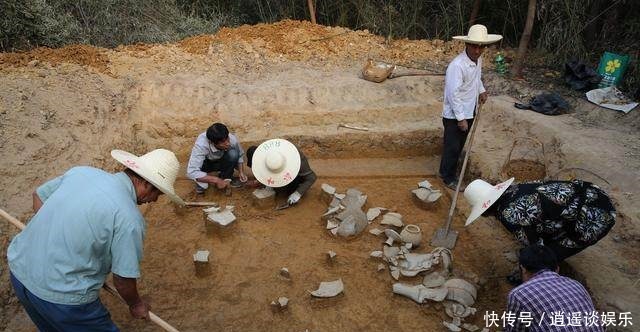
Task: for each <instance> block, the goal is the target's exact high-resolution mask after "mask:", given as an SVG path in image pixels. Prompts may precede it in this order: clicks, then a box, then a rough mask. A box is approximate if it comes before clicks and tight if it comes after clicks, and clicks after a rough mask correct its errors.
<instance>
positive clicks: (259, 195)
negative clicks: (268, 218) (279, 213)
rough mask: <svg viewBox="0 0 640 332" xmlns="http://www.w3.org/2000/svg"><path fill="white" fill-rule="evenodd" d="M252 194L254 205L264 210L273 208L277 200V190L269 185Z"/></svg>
mask: <svg viewBox="0 0 640 332" xmlns="http://www.w3.org/2000/svg"><path fill="white" fill-rule="evenodd" d="M251 196H252V202H253V206H254V207H256V208H258V209H262V210H265V209H271V208H273V205H274V204H275V200H276V192H275V190H273V189H272V188H269V187H266V188H261V189H256V190H254V191H253V193H252V195H251Z"/></svg>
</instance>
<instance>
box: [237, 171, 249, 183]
mask: <svg viewBox="0 0 640 332" xmlns="http://www.w3.org/2000/svg"><path fill="white" fill-rule="evenodd" d="M238 176H239V177H240V182H242V183H245V182H247V175H245V174H244V172H240V174H238Z"/></svg>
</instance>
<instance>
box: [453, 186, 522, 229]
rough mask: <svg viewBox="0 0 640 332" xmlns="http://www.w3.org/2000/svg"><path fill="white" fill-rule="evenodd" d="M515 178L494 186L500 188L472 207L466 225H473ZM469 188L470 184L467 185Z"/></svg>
mask: <svg viewBox="0 0 640 332" xmlns="http://www.w3.org/2000/svg"><path fill="white" fill-rule="evenodd" d="M514 180H515V178H511V179H509V180H507V181H505V182H502V183H499V184H497V185H495V186H493V188H500V189H497V190H492V191H491V192H490V193H489V195H487V196H486V197H484V198H483V200H482V202H483V203H482V204H476V205H474V206H473V207H472V208H471V212H470V213H469V217H467V221H466V222H465V223H464V225H465V226H469V225H471V224H472V223H473V222H474V221H475V220H476V219H478V217H480V216H481V215H482V214H483V213H484V211H487V210H488V209H489V208H490V207H491V206H492V205H493V204H494V203H495V202H496V201H497V200H498V198H500V196H502V194H504V192H505V191H506V190H507V189H508V188H509V186H510V185H511V183H513V181H514ZM467 188H468V186H467Z"/></svg>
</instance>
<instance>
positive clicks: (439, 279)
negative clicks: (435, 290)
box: [422, 271, 446, 288]
mask: <svg viewBox="0 0 640 332" xmlns="http://www.w3.org/2000/svg"><path fill="white" fill-rule="evenodd" d="M445 281H446V280H445V279H444V277H443V276H442V275H441V274H440V273H439V272H438V271H434V272H431V273H429V274H427V275H425V276H424V278H423V279H422V284H423V285H424V286H425V287H429V288H431V287H440V286H442V285H444V283H445Z"/></svg>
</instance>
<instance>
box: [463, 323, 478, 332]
mask: <svg viewBox="0 0 640 332" xmlns="http://www.w3.org/2000/svg"><path fill="white" fill-rule="evenodd" d="M462 328H463V329H465V330H467V331H469V332H476V331H478V330H480V328H479V327H477V326H475V325H473V324H468V323H464V324H462Z"/></svg>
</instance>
